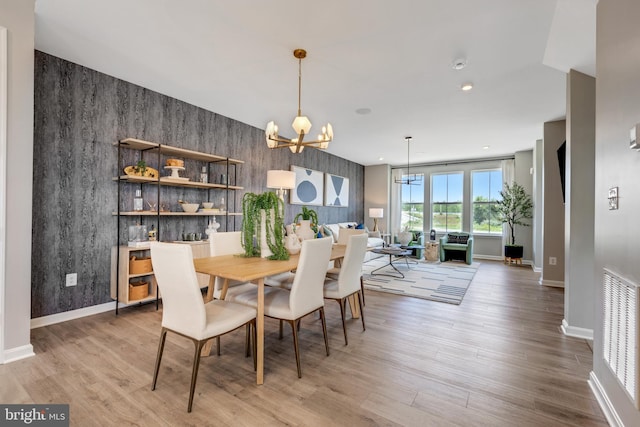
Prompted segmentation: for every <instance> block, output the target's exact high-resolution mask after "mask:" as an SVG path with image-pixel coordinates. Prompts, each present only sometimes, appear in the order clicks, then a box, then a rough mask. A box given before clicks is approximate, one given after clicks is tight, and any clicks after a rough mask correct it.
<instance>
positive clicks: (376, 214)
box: [369, 208, 384, 218]
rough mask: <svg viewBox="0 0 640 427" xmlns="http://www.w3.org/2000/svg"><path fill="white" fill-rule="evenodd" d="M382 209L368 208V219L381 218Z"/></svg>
mask: <svg viewBox="0 0 640 427" xmlns="http://www.w3.org/2000/svg"><path fill="white" fill-rule="evenodd" d="M383 214H384V209H382V208H369V218H383V217H384V215H383Z"/></svg>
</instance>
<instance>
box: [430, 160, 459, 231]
mask: <svg viewBox="0 0 640 427" xmlns="http://www.w3.org/2000/svg"><path fill="white" fill-rule="evenodd" d="M442 175H447V176H450V175H457V176H460V177H461V178H462V179H461V185H462V187H461V189H460V190H461V197H460V201H456V202H449V201H448V198H449V178H447V189H446V192H447V202H444V203H441V202H435V201H434V199H433V195H434V191H433V180H434V177H437V176H442ZM429 181H430V182H429V223H430V225H431V229H435V230H436V233H440V234H447V233H458V232H461V231H463V230H464V208H465V200H464V181H465V172H464V171H447V172H434V173H431V174H430V175H429ZM435 204H439V205H441V204H444V205H447V206H449V205H458V204H459V205H460V229H459V230H452V229H449V226H448V221H446V222H447V225H446V226H445V229H444V230H439V229H437V228H436V227H435V225H434V221H433V208H434V205H435ZM447 211H448V209H447ZM446 215H447V217H448V215H449V212H447V213H446Z"/></svg>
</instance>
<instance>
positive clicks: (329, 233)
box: [321, 225, 337, 243]
mask: <svg viewBox="0 0 640 427" xmlns="http://www.w3.org/2000/svg"><path fill="white" fill-rule="evenodd" d="M321 228H322V234H323V235H324V237H331V238H332V239H333V243H336V242H337V240H336V236H335V235H334V234H333V231H331V229H330V228H329V227H327V226H326V225H323V226H322V227H321Z"/></svg>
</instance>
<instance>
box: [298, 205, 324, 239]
mask: <svg viewBox="0 0 640 427" xmlns="http://www.w3.org/2000/svg"><path fill="white" fill-rule="evenodd" d="M299 219H302V220H303V221H311V229H312V230H313V231H314V232H316V233H317V232H318V213H317V212H316V211H314V210H313V209H309V208H308V207H306V206H303V207H302V212H299V213H298V215H296V216H295V218H293V222H295V223H296V224H297V223H298V220H299Z"/></svg>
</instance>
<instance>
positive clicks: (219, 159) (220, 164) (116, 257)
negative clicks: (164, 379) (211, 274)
mask: <svg viewBox="0 0 640 427" xmlns="http://www.w3.org/2000/svg"><path fill="white" fill-rule="evenodd" d="M114 146H116V147H117V149H118V171H119V173H118V176H116V177H114V178H113V180H114V181H116V182H117V183H118V197H117V199H118V210H117V211H114V212H113V215H114V216H116V217H117V218H118V220H117V224H118V225H117V233H118V239H117V240H118V242H117V244H116V245H115V246H114V247H113V248H112V256H111V297H112V298H113V299H115V300H116V314H118V307H119V305H120V304H125V305H128V304H136V303H142V302H147V301H154V300H155V301H156V305H157V302H158V287H157V284H156V281H155V277H154V276H153V272H151V273H150V274H142V275H132V274H129V258H130V256H131V254H133V253H138V254H139V255H146V256H149V255H148V253H149V249H148V248H132V247H129V246H127V245H126V244H127V242H123V241H121V234H122V231H123V230H121V220H120V218H121V217H129V218H131V217H139V218H140V219H141V220H142V218H145V217H146V218H149V217H151V218H153V217H155V218H157V221H156V223H157V233H158V235H157V239H158V240H162V236H161V235H160V232H161V227H160V224H161V223H160V220H161V219H164V220H169V219H170V217H203V216H206V217H211V216H216V217H219V218H222V220H223V221H225V226H226V229H228V228H229V222H230V221H232V222H233V224H234V225H235V218H236V217H238V216H240V215H242V214H241V213H240V212H237V211H236V200H237V197H236V196H235V194H234V192H236V191H238V190H243V189H244V187H242V186H239V185H237V178H238V173H237V166H238V165H242V164H244V162H243V161H242V160H238V159H232V158H227V157H223V156H218V155H214V154H208V153H202V152H198V151H193V150H187V149H184V148H178V147H173V146H169V145H164V144H159V143H155V142H150V141H143V140H140V139H135V138H125V139H122V140H120V141H118V142H116V143H114ZM127 150H133V151H139V152H140V155H139V157H140V159H143V158H144V160H145V162H146V163H147V166H149V167H151V166H150V165H151V164H155V165H157V166H158V170H159V171H160V170H161V168H162V167H163V165H164V163H165V160H166V159H167V158H179V159H185V160H189V161H191V163H196V164H200V165H202V166H205V167H206V168H207V172H208V176H209V177H212V176H213V174H212V172H213V171H216V175H217V174H218V173H222V174H224V175H226V177H227V180H226V183H224V184H221V183H203V182H197V181H189V180H185V179H184V178H180V180H178V179H177V178H176V179H172V178H170V177H165V176H158V177H145V176H135V175H127V174H124V175H123V174H122V171H123V170H124V167H125V166H126V165H125V164H124V161H125V160H124V158H123V154H125V153H126V151H127ZM194 161H195V162H194ZM159 174H160V175H161V174H162V173H161V172H159ZM125 185H133V186H139V188H140V189H142V187H143V186H148V185H151V186H155V187H157V192H156V197H155V206H158V207H160V206H162V205H163V202H168V200H162V196H161V191H160V188H161V187H180V188H191V189H199V190H204V191H206V192H207V199H208V200H211V198H210V197H211V195H212V193H211V192H212V191H213V192H214V193H213V194H215V193H217V192H220V191H223V192H224V197H225V201H226V210H225V211H211V210H205V211H202V210H201V211H198V212H193V213H191V212H182V211H162V210H161V211H126V210H122V209H121V206H122V200H121V195H122V189H123V186H125ZM147 199H148V197H147ZM174 202H175V201H174ZM141 222H142V221H141ZM234 228H235V227H234ZM204 249H206V250H207V251H208V245H207V247H206V248H204V247H203V249H202V250H204ZM202 250H200V249H198V251H199V253H200V252H202ZM198 256H203V255H202V254H199V255H198ZM194 257H197V255H196V253H195V252H194ZM142 279H148V281H149V295H148V296H147V297H145V298H141V299H130V298H129V283H131V282H132V281H136V280H142ZM205 285H206V283H205Z"/></svg>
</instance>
